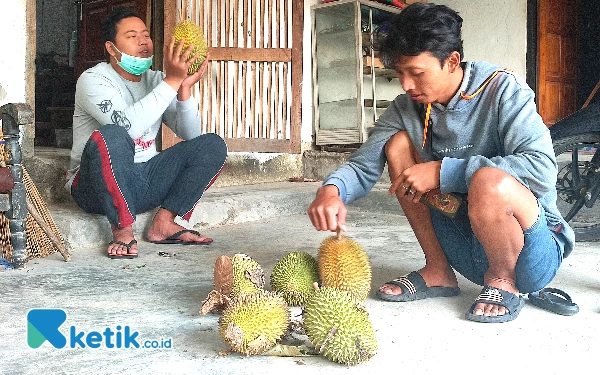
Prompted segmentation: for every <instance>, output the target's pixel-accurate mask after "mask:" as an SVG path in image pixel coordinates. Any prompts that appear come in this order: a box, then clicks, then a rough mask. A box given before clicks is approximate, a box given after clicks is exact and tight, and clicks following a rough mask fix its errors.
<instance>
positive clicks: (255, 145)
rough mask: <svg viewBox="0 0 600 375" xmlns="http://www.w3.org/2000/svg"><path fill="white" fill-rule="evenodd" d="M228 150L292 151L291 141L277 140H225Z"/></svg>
mask: <svg viewBox="0 0 600 375" xmlns="http://www.w3.org/2000/svg"><path fill="white" fill-rule="evenodd" d="M225 142H226V143H227V149H228V150H229V151H230V152H232V151H233V152H280V153H287V152H289V150H290V141H287V140H285V141H281V140H276V139H263V138H252V139H240V138H225Z"/></svg>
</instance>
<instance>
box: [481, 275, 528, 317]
mask: <svg viewBox="0 0 600 375" xmlns="http://www.w3.org/2000/svg"><path fill="white" fill-rule="evenodd" d="M484 282H485V285H489V286H493V287H494V288H498V289H502V290H505V291H507V292H509V293H512V294H515V295H517V296H518V295H519V290H518V289H517V288H516V287H515V281H514V280H510V279H505V278H498V277H489V276H487V275H486V277H485V280H484ZM472 313H473V315H482V316H502V315H505V314H508V313H509V311H508V310H507V309H506V307H504V306H500V305H496V304H493V303H478V304H476V305H475V307H474V308H473V311H472Z"/></svg>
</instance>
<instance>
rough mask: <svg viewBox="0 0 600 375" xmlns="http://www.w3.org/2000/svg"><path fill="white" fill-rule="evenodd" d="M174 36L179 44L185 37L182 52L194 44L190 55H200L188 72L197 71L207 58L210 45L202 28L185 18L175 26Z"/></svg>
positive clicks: (176, 43)
mask: <svg viewBox="0 0 600 375" xmlns="http://www.w3.org/2000/svg"><path fill="white" fill-rule="evenodd" d="M173 36H174V37H175V45H178V44H179V41H180V40H182V39H183V41H184V42H183V48H182V49H181V51H182V53H183V52H184V51H185V50H186V49H187V48H188V46H189V45H190V44H193V45H194V49H193V50H192V53H191V54H190V57H193V56H194V55H198V56H199V57H198V59H197V60H196V61H195V62H194V63H193V64H192V65H190V67H189V69H188V74H194V73H196V72H197V71H198V69H200V66H201V65H202V63H203V62H204V60H206V54H207V52H208V46H207V45H206V39H204V35H203V33H202V30H201V29H200V27H199V26H198V25H196V24H195V23H194V22H192V21H189V20H184V21H181V22H179V23H178V24H177V25H176V26H175V29H174V30H173Z"/></svg>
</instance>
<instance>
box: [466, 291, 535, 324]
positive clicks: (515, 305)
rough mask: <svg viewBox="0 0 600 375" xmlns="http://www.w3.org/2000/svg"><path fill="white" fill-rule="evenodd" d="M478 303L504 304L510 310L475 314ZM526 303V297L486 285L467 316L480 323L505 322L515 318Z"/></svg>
mask: <svg viewBox="0 0 600 375" xmlns="http://www.w3.org/2000/svg"><path fill="white" fill-rule="evenodd" d="M478 303H488V304H494V305H498V306H503V307H505V308H506V309H507V310H508V313H507V314H504V315H497V316H485V315H475V314H473V309H474V308H475V305H477V304H478ZM524 304H525V299H524V298H523V297H521V296H520V295H516V294H513V293H510V292H507V291H506V290H502V289H499V288H496V287H493V286H489V285H486V286H484V287H483V289H482V290H481V293H479V296H478V297H477V299H476V300H475V302H473V304H472V305H471V309H470V310H469V311H467V312H466V313H465V318H466V319H468V320H472V321H474V322H479V323H504V322H510V321H511V320H515V319H516V318H517V316H519V312H521V309H522V308H523V305H524Z"/></svg>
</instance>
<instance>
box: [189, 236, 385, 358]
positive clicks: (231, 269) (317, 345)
mask: <svg viewBox="0 0 600 375" xmlns="http://www.w3.org/2000/svg"><path fill="white" fill-rule="evenodd" d="M270 285H271V290H270V291H269V290H266V289H265V276H264V271H263V269H262V268H261V266H260V265H259V264H258V263H257V262H256V261H255V260H253V259H252V258H251V257H249V256H248V255H246V254H235V255H234V256H232V257H228V256H220V257H218V258H217V260H216V262H215V269H214V290H213V291H211V292H210V293H209V295H208V297H207V298H206V299H205V300H204V301H203V304H202V309H201V310H200V313H202V314H203V315H204V314H207V313H208V312H211V311H212V312H220V313H221V316H220V318H219V333H220V335H221V337H222V338H223V340H224V341H225V342H226V343H227V344H228V346H229V347H230V348H231V350H233V351H235V352H239V353H243V354H246V355H251V354H262V353H265V352H266V351H268V350H269V349H271V348H273V347H274V346H275V345H276V344H278V343H279V342H281V340H282V339H283V338H284V336H286V334H288V333H289V332H290V331H293V330H296V331H297V330H298V327H292V326H293V325H294V324H293V323H294V322H292V321H291V320H290V306H300V307H301V308H302V314H301V315H302V316H301V317H302V320H301V322H300V324H301V327H300V328H301V330H302V331H303V332H304V333H305V334H306V336H307V337H308V340H309V341H310V344H312V346H313V347H314V350H315V351H316V353H319V354H321V355H323V356H324V357H326V358H328V359H330V360H332V361H335V362H338V363H341V364H345V365H355V364H359V363H362V362H364V361H366V360H368V359H370V358H371V357H373V356H374V355H375V353H376V352H377V340H376V337H375V332H374V330H373V326H372V324H371V321H370V320H369V314H368V313H367V310H366V308H365V301H366V299H367V295H368V293H369V290H370V288H371V266H370V263H369V259H368V257H367V255H366V253H365V251H364V250H363V248H362V247H361V246H360V245H359V244H358V243H357V242H356V241H354V240H352V239H350V238H348V237H344V236H341V235H340V233H338V234H337V236H335V235H334V236H331V237H328V238H326V239H325V240H324V241H323V242H322V244H321V246H320V247H319V249H318V260H317V259H315V258H314V257H313V256H312V255H310V254H309V253H307V252H303V251H293V252H289V253H287V254H286V255H285V256H284V257H283V258H281V259H280V260H279V261H277V263H276V264H275V266H274V267H273V271H272V273H271V276H270Z"/></svg>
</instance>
